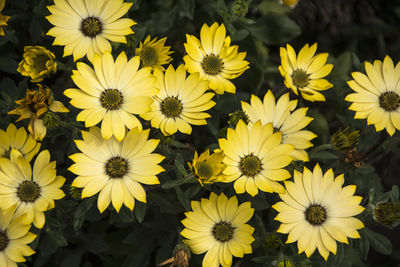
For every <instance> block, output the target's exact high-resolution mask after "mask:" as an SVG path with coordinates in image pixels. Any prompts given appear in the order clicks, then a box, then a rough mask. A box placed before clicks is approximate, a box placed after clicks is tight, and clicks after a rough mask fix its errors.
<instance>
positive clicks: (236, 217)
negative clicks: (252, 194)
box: [181, 193, 254, 267]
mask: <svg viewBox="0 0 400 267" xmlns="http://www.w3.org/2000/svg"><path fill="white" fill-rule="evenodd" d="M191 205H192V209H193V211H189V212H185V216H186V218H185V219H183V220H182V224H183V225H184V226H185V229H183V230H182V232H181V235H182V236H183V237H185V238H187V239H185V240H183V242H184V243H185V244H186V245H188V246H189V247H190V249H191V251H192V252H193V253H194V254H202V253H204V252H207V253H206V255H205V256H204V259H203V265H202V266H203V267H218V266H220V264H221V265H222V266H223V267H229V266H231V265H232V256H235V257H240V258H242V257H243V256H244V254H249V253H252V247H251V243H253V241H254V238H253V236H252V234H253V232H254V228H253V227H251V226H250V225H248V224H246V222H248V221H249V220H250V219H251V217H253V214H254V208H252V207H251V203H250V202H244V203H242V204H241V205H238V200H237V198H236V196H233V197H231V198H229V199H228V198H227V197H226V196H225V195H224V193H221V194H220V195H219V196H218V195H216V194H214V193H211V195H210V198H209V199H206V198H202V199H201V201H192V202H191Z"/></svg>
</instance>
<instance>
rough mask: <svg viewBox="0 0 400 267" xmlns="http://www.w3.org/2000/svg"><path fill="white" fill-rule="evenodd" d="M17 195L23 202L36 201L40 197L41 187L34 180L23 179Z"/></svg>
mask: <svg viewBox="0 0 400 267" xmlns="http://www.w3.org/2000/svg"><path fill="white" fill-rule="evenodd" d="M17 196H18V197H19V199H20V200H21V201H22V202H35V200H36V199H38V198H39V197H40V187H39V185H38V184H37V183H36V182H34V181H29V180H27V181H23V182H22V183H21V184H20V185H19V186H18V188H17Z"/></svg>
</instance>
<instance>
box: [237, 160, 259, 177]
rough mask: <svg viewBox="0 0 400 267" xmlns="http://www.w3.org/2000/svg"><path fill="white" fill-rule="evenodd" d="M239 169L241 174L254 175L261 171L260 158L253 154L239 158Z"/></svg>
mask: <svg viewBox="0 0 400 267" xmlns="http://www.w3.org/2000/svg"><path fill="white" fill-rule="evenodd" d="M239 169H240V171H241V172H242V174H243V175H245V176H248V177H254V176H256V175H257V174H259V173H260V172H261V171H262V169H263V168H262V163H261V160H260V159H259V158H258V157H256V156H254V155H253V154H250V155H247V156H245V157H243V158H242V159H241V160H240V164H239Z"/></svg>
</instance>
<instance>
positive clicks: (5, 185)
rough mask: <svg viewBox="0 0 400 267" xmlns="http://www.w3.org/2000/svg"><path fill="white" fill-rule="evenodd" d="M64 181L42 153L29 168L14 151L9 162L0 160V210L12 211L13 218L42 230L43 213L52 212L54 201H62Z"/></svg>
mask: <svg viewBox="0 0 400 267" xmlns="http://www.w3.org/2000/svg"><path fill="white" fill-rule="evenodd" d="M64 182H65V178H64V177H62V176H57V175H56V162H55V161H52V162H50V153H49V151H48V150H43V151H42V152H40V153H39V155H38V156H37V158H36V160H35V163H34V165H33V168H32V167H31V165H30V164H29V161H28V160H26V159H25V158H24V157H22V156H21V155H20V153H18V152H17V151H16V150H11V157H10V159H7V158H0V198H1V200H2V201H1V202H0V208H2V209H12V210H13V211H14V217H15V218H21V220H22V222H23V223H26V224H31V223H32V222H33V224H34V225H35V226H36V227H37V228H42V227H43V225H44V221H45V217H44V211H46V210H49V209H52V208H54V200H55V199H61V198H63V197H64V192H63V191H62V190H61V189H60V188H61V186H62V185H63V184H64Z"/></svg>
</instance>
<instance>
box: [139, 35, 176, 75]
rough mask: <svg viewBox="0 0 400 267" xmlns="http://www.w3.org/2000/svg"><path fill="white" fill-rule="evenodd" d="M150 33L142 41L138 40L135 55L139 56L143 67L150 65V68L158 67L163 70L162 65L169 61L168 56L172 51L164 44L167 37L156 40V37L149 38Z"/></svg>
mask: <svg viewBox="0 0 400 267" xmlns="http://www.w3.org/2000/svg"><path fill="white" fill-rule="evenodd" d="M150 39H151V37H150V35H148V36H147V37H146V39H145V40H144V42H143V43H142V42H140V45H139V48H136V50H135V55H136V56H139V57H140V61H141V63H142V66H143V67H150V68H151V69H152V70H154V69H159V70H160V71H165V69H164V67H163V66H162V65H164V64H168V63H169V62H171V60H172V58H171V57H170V56H169V55H170V54H172V53H174V52H173V51H169V50H170V48H171V47H170V46H165V41H167V37H164V38H162V39H160V40H158V41H157V37H155V38H154V39H153V40H151V41H150Z"/></svg>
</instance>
